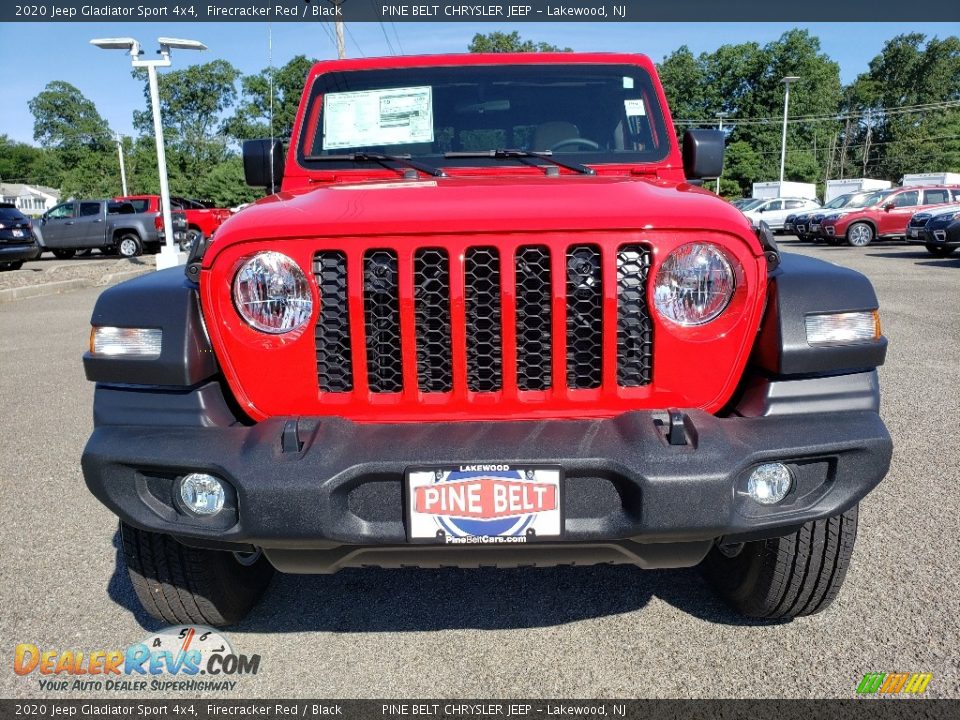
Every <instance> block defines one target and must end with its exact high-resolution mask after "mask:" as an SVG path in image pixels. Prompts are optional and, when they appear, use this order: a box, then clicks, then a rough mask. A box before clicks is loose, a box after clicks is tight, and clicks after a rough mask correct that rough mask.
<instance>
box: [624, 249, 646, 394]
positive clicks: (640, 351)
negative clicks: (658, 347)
mask: <svg viewBox="0 0 960 720" xmlns="http://www.w3.org/2000/svg"><path fill="white" fill-rule="evenodd" d="M650 260H651V258H650V251H649V250H648V249H647V248H646V247H645V246H644V245H624V246H623V247H621V248H620V250H619V252H618V253H617V384H619V385H620V386H622V387H640V386H642V385H649V384H650V380H651V374H652V369H653V323H652V322H651V319H650V313H649V311H648V309H647V298H646V295H647V275H648V273H649V271H650Z"/></svg>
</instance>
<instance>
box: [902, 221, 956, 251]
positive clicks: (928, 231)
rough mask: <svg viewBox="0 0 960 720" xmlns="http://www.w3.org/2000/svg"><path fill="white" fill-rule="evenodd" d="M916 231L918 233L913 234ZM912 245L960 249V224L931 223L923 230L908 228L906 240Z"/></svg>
mask: <svg viewBox="0 0 960 720" xmlns="http://www.w3.org/2000/svg"><path fill="white" fill-rule="evenodd" d="M914 230H916V233H914V232H912V231H914ZM904 239H905V240H906V241H907V242H908V243H910V244H911V245H934V246H938V247H954V248H955V247H960V223H955V222H954V223H929V224H928V225H926V226H924V227H922V228H915V227H908V228H907V231H906V237H905V238H904Z"/></svg>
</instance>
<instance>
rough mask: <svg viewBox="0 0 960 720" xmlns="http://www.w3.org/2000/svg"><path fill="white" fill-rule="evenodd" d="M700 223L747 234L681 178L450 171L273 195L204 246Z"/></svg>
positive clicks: (731, 213) (734, 215)
mask: <svg viewBox="0 0 960 720" xmlns="http://www.w3.org/2000/svg"><path fill="white" fill-rule="evenodd" d="M702 228H706V229H711V230H719V231H723V232H729V233H734V234H737V235H741V236H752V235H753V231H752V230H751V227H750V224H749V222H748V221H747V220H746V218H744V216H743V214H741V213H740V211H739V210H737V209H736V208H734V207H732V206H731V205H730V204H728V203H727V202H725V201H723V200H721V199H720V198H718V197H717V196H716V195H714V194H713V193H711V192H708V191H706V190H703V189H702V188H698V187H695V186H693V185H689V184H687V183H681V184H679V185H678V184H676V183H672V182H669V181H664V180H657V179H653V178H638V177H631V176H585V175H560V176H554V177H549V176H545V175H536V176H534V175H530V176H509V177H504V176H496V177H450V178H430V179H420V180H409V181H404V180H396V181H368V182H360V183H354V184H347V183H343V184H333V185H326V186H321V187H315V188H307V189H300V190H295V191H291V192H282V193H279V194H277V195H272V196H270V197H267V198H264V199H263V200H260V201H259V202H257V203H255V204H254V205H251V206H250V207H247V208H245V209H244V210H243V212H241V213H238V214H237V215H234V216H233V217H231V218H230V219H228V220H227V221H226V222H225V223H224V224H223V225H222V226H221V227H220V229H219V230H218V231H217V242H216V243H215V244H214V245H213V246H212V247H211V249H212V250H213V251H214V253H216V251H217V250H218V249H220V248H223V247H226V246H227V245H230V244H234V243H237V242H244V241H248V240H263V239H264V238H276V239H282V238H307V237H317V236H324V235H326V236H344V235H348V236H349V235H353V236H370V235H398V234H414V235H425V234H440V233H477V232H524V231H525V230H531V231H539V230H544V231H563V230H570V231H576V230H616V229H631V230H638V229H648V230H649V229H702ZM758 252H759V245H758ZM208 254H209V253H208ZM205 264H206V263H205Z"/></svg>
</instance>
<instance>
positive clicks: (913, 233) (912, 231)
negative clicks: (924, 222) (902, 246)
mask: <svg viewBox="0 0 960 720" xmlns="http://www.w3.org/2000/svg"><path fill="white" fill-rule="evenodd" d="M919 236H920V233H918V232H917V229H916V228H910V237H912V238H915V237H919Z"/></svg>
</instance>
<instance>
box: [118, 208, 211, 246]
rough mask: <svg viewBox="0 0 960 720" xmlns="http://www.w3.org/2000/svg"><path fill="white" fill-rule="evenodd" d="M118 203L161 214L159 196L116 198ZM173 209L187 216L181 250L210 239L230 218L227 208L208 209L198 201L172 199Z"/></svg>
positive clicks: (141, 210) (180, 243) (138, 210)
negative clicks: (129, 204)
mask: <svg viewBox="0 0 960 720" xmlns="http://www.w3.org/2000/svg"><path fill="white" fill-rule="evenodd" d="M114 199H115V200H116V201H118V202H128V203H131V204H132V205H133V206H134V208H136V210H137V212H155V213H159V212H161V208H160V196H159V195H127V196H124V197H118V198H114ZM170 206H171V209H173V210H174V211H177V212H182V213H183V214H184V215H186V216H187V232H186V234H185V235H184V237H183V239H182V240H180V242H179V245H180V249H181V250H190V248H191V247H193V246H194V245H195V244H196V243H198V242H200V241H201V240H204V239H206V238H210V237H211V236H212V235H213V233H214V232H216V230H217V228H219V227H220V226H221V225H222V224H223V221H224V220H226V219H227V218H228V217H230V211H229V210H227V209H226V208H211V207H207V206H206V205H204V204H203V203H201V202H200V201H198V200H190V199H189V198H182V197H176V196H174V197H171V198H170Z"/></svg>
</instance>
